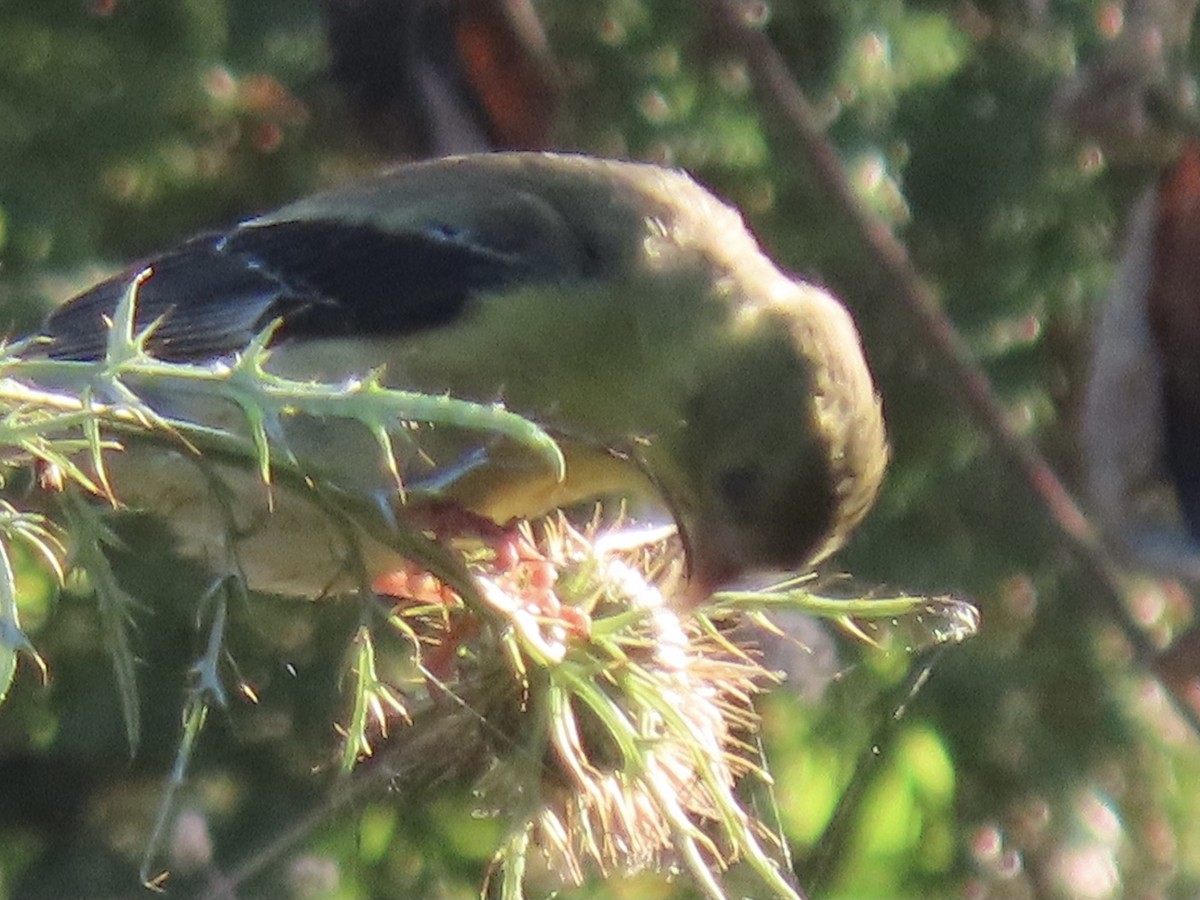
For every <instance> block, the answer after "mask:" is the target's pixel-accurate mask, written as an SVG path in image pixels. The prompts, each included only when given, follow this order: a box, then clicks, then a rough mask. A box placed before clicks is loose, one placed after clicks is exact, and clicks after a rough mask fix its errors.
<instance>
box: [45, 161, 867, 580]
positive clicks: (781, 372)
mask: <svg viewBox="0 0 1200 900" xmlns="http://www.w3.org/2000/svg"><path fill="white" fill-rule="evenodd" d="M146 265H148V266H149V267H150V269H151V270H152V272H153V274H152V276H151V277H150V278H149V279H148V280H146V281H145V282H144V284H143V285H142V286H141V289H140V292H139V295H138V300H137V326H138V328H145V327H147V326H150V325H151V323H156V324H155V325H154V328H153V330H152V332H151V334H150V337H149V341H148V344H147V348H148V350H149V351H150V352H151V353H152V354H154V355H156V356H158V357H160V358H163V359H166V360H182V361H192V362H196V361H200V362H204V361H210V360H217V359H220V358H224V357H231V356H233V355H235V354H238V353H239V351H241V350H243V349H244V348H245V347H246V346H247V343H248V342H249V341H250V340H251V339H252V338H254V337H255V336H256V335H258V334H259V333H260V332H262V330H263V329H264V328H266V327H268V326H269V325H270V324H271V323H272V322H275V321H277V320H278V321H280V322H281V324H280V325H279V327H278V330H277V331H276V332H275V333H274V337H273V352H272V355H271V357H270V362H269V367H270V368H271V369H272V370H273V371H275V372H276V373H278V374H280V375H284V376H288V377H294V378H302V379H315V380H322V381H337V380H341V379H345V378H348V377H352V376H362V375H364V374H365V373H368V372H370V371H372V370H376V369H379V368H380V367H383V371H384V373H385V375H384V380H385V383H386V384H387V385H389V386H395V387H398V388H405V389H415V390H419V391H423V392H429V393H441V392H444V393H448V394H450V395H453V396H455V397H459V398H464V399H470V400H476V401H482V402H489V403H490V402H493V401H497V400H499V401H502V402H503V403H504V404H505V405H506V406H507V407H508V409H510V410H512V411H514V412H516V413H519V414H521V415H523V416H526V417H528V418H530V419H532V420H533V421H535V422H537V423H538V424H540V425H542V426H543V427H544V428H546V429H547V430H548V431H549V432H550V433H552V434H553V435H554V436H555V437H556V438H557V439H558V440H559V441H560V443H561V445H562V447H563V450H564V454H565V457H566V463H567V464H566V475H565V478H564V479H562V480H560V479H559V478H558V477H557V476H556V475H555V474H554V473H553V472H551V471H549V469H548V467H546V466H544V465H529V464H528V463H527V461H526V463H522V461H521V460H520V459H509V458H506V457H505V455H504V453H503V452H502V450H500V449H496V450H495V452H484V453H482V454H471V453H463V454H461V455H459V456H457V457H454V456H447V457H443V458H440V459H436V460H435V463H436V465H435V466H434V468H433V469H432V470H431V471H427V472H426V473H425V475H426V476H427V477H428V479H430V481H429V482H428V483H432V480H433V479H436V478H440V479H441V481H440V482H439V487H438V490H437V491H436V492H435V493H436V495H437V496H438V498H439V499H441V500H444V501H449V502H450V503H452V504H454V505H456V506H458V507H461V508H463V509H465V510H467V511H469V512H470V513H472V514H475V515H478V516H483V517H486V518H488V519H490V520H492V521H494V522H496V523H499V524H504V523H507V522H509V521H510V520H512V519H517V518H526V517H532V516H537V515H539V514H542V513H545V512H548V511H550V510H553V509H555V508H558V507H562V506H565V505H569V504H572V503H576V502H580V501H584V500H589V499H592V498H598V497H608V496H614V495H621V496H627V497H631V498H635V499H637V498H647V497H648V498H650V499H652V500H653V499H658V500H660V501H661V502H662V503H664V504H665V506H666V507H667V509H669V511H670V513H671V514H672V515H673V517H674V519H675V522H676V523H677V525H678V526H679V528H680V531H681V534H682V536H683V539H684V543H685V545H686V549H687V558H688V567H689V571H690V580H691V586H692V590H693V591H694V592H695V593H697V594H698V595H702V594H704V593H705V592H706V591H709V590H711V589H713V588H715V587H717V586H719V585H721V584H724V583H727V582H728V581H730V580H731V579H733V578H735V577H736V576H738V575H739V574H741V573H743V572H746V571H748V570H757V569H788V570H795V569H800V568H804V567H807V566H810V565H812V564H813V563H815V562H816V561H818V560H820V559H822V558H824V557H825V556H827V555H828V554H829V553H831V552H832V551H833V550H835V549H836V548H837V547H838V546H839V545H840V544H841V543H842V541H843V540H844V538H845V537H846V535H847V533H848V532H849V531H850V530H851V529H852V528H853V527H854V526H855V525H857V524H858V522H859V521H860V520H861V519H862V518H863V516H864V515H865V514H866V512H867V510H868V508H869V507H870V505H871V503H872V501H873V499H874V497H875V494H876V490H877V488H878V487H879V484H880V481H881V479H882V475H883V470H884V466H885V462H886V456H887V451H886V444H885V438H884V428H883V420H882V415H881V409H880V401H879V398H878V397H877V395H876V393H875V390H874V387H873V385H872V381H871V377H870V374H869V371H868V368H867V363H866V361H865V360H864V357H863V352H862V348H861V346H860V343H859V339H858V335H857V332H856V330H855V328H854V325H853V323H852V321H851V319H850V316H849V315H848V314H847V312H846V310H845V309H844V308H843V307H842V305H841V304H840V303H839V302H838V301H837V300H836V299H835V298H834V297H832V296H831V295H830V294H829V293H827V292H826V291H824V290H822V289H820V288H818V287H815V286H813V285H810V284H806V283H804V282H802V281H797V280H795V279H793V278H791V277H789V276H787V275H785V274H784V273H783V272H781V271H780V270H779V269H778V268H777V267H776V266H775V265H774V264H773V263H772V262H771V260H770V259H768V258H767V257H766V256H765V255H764V254H763V253H762V251H761V250H760V249H759V247H758V245H757V244H756V242H755V240H754V238H753V237H751V235H750V233H749V232H748V231H747V229H746V227H745V225H744V224H743V222H742V220H741V218H740V216H739V215H738V213H737V212H736V211H734V210H733V209H731V208H730V207H728V206H726V205H725V204H723V203H722V202H720V201H719V200H717V199H716V198H715V197H714V196H713V195H712V194H710V193H709V192H708V191H706V190H705V189H703V188H702V187H700V186H699V185H698V184H696V183H695V182H694V181H693V180H692V179H691V178H690V177H688V176H687V175H685V174H683V173H681V172H678V171H671V170H667V169H664V168H659V167H656V166H652V165H641V164H632V163H624V162H613V161H608V160H601V159H595V158H591V157H587V156H581V155H557V154H535V153H496V154H484V155H474V156H462V157H456V158H447V159H440V160H435V161H430V162H422V163H417V164H413V165H407V166H403V167H400V168H398V169H395V170H393V171H391V172H390V173H388V174H385V175H383V176H381V177H378V178H374V179H372V180H369V181H364V182H361V183H358V184H352V185H349V186H346V187H342V188H339V189H337V190H333V191H330V192H328V193H323V194H318V195H316V196H313V197H310V198H308V199H304V200H300V201H298V202H295V203H292V204H290V205H288V206H285V207H283V208H282V209H280V210H278V211H276V212H272V213H268V214H266V215H262V216H258V217H256V218H253V219H249V220H247V221H245V222H243V223H241V224H239V225H236V226H234V227H233V228H230V229H229V230H227V231H224V232H219V233H215V234H209V235H204V236H201V237H197V238H195V239H193V240H190V241H188V242H187V243H185V244H183V245H182V246H180V247H179V248H177V249H175V250H172V251H170V252H167V253H164V254H163V255H161V256H159V257H157V258H155V259H152V260H150V261H149V262H148V263H147V264H146ZM139 270H140V267H139ZM135 271H138V270H131V272H128V273H126V274H123V275H119V276H117V277H115V278H113V279H111V280H109V281H106V282H104V283H102V284H100V285H98V286H96V287H94V288H93V289H91V290H89V291H87V292H85V293H83V294H81V295H80V296H78V297H76V298H75V299H73V300H71V301H69V302H68V303H67V304H65V305H64V306H62V307H60V308H59V309H58V310H57V311H55V312H54V313H53V314H52V315H51V316H50V317H49V319H48V321H47V322H46V326H45V337H46V339H47V341H46V343H45V345H44V347H43V349H42V350H40V351H39V352H43V353H48V354H50V355H52V356H55V357H59V358H66V359H95V358H99V357H101V356H102V355H103V354H104V350H105V342H106V339H107V332H108V323H109V321H110V320H111V317H112V316H113V313H114V309H115V307H116V304H117V302H118V299H119V298H120V297H121V296H122V295H123V294H124V292H126V291H127V289H128V287H129V284H130V280H131V278H132V274H133V272H135ZM155 402H156V403H163V404H165V405H167V406H170V407H171V408H172V414H174V415H192V413H191V412H189V410H191V409H192V406H188V405H184V404H179V405H178V406H172V399H171V398H155ZM188 403H189V404H192V405H193V406H194V400H192V399H189V401H188ZM196 417H197V418H200V419H202V418H204V417H203V415H201V414H196ZM358 431H360V432H363V433H352V432H355V429H354V428H353V423H347V422H344V421H333V420H328V419H326V420H317V419H311V420H308V421H304V422H296V423H292V424H291V425H289V431H288V433H287V436H286V437H287V443H288V445H289V447H290V449H291V450H292V451H293V452H294V453H295V455H296V456H297V458H299V459H301V460H302V461H303V462H304V464H305V465H306V467H308V468H310V469H311V470H313V471H316V472H319V473H320V474H321V477H322V478H323V479H327V480H328V481H329V482H330V483H333V484H336V485H338V486H339V487H341V488H342V489H344V490H351V491H354V492H357V493H359V494H361V495H362V496H364V497H368V496H370V497H378V496H381V495H387V496H390V497H391V498H392V503H393V505H394V506H396V507H397V510H398V511H397V515H403V514H404V509H403V508H402V507H401V505H400V501H399V498H398V496H397V492H396V490H395V485H394V482H393V481H392V480H391V476H390V475H389V473H388V471H387V467H386V466H384V465H382V464H381V463H380V461H379V457H380V454H379V452H378V450H377V448H375V447H374V446H373V445H372V443H371V439H370V437H369V435H367V434H365V432H366V429H365V428H364V429H358ZM483 449H484V450H487V449H488V448H483ZM120 455H121V454H117V456H120ZM426 455H428V454H426ZM510 455H511V454H510ZM400 462H401V469H402V471H404V469H405V467H406V466H409V465H411V464H414V463H415V461H414V460H411V459H404V460H401V461H400ZM134 463H136V465H135V464H134ZM154 465H155V463H154V462H153V461H151V462H149V463H147V462H146V461H145V459H144V455H143V457H142V458H140V461H139V459H137V458H135V459H134V462H133V463H130V464H129V467H130V468H131V469H132V471H130V472H129V473H128V474H125V475H122V476H121V477H120V478H118V480H117V481H116V487H117V493H118V495H121V496H124V498H125V499H126V500H127V501H128V502H130V503H133V504H135V505H139V506H145V507H149V508H151V509H153V510H157V511H159V512H162V513H163V514H164V515H165V516H166V517H167V518H168V519H169V520H171V521H172V524H174V525H176V527H177V528H180V529H183V530H186V529H188V528H190V529H191V531H190V538H189V540H191V541H192V542H193V543H195V542H196V541H197V540H198V538H197V533H198V531H199V530H202V529H201V528H200V526H197V525H195V524H194V520H195V519H197V518H198V516H199V514H198V513H197V512H196V510H197V509H198V506H197V504H198V503H199V501H200V496H199V493H200V492H199V491H193V490H191V489H184V488H182V487H180V486H179V484H178V482H177V481H176V482H175V483H173V484H172V485H171V486H170V488H169V489H166V488H162V487H159V486H155V485H154V482H155V478H153V477H151V475H150V474H149V473H150V470H151V469H152V468H154ZM172 477H174V476H172ZM252 480H253V479H252V477H250V476H247V481H250V482H252ZM418 480H419V479H418ZM123 492H124V493H123ZM168 497H169V499H167V498H168ZM237 502H241V501H240V500H239V501H237ZM237 502H235V503H234V504H233V505H234V506H235V507H236V505H237ZM303 507H304V504H303V503H299V504H294V508H288V507H286V506H283V507H281V506H279V505H278V504H277V505H276V506H275V507H274V508H273V510H267V508H266V507H265V506H263V505H262V504H261V503H259V505H258V506H256V507H255V509H256V510H257V513H256V515H255V517H254V521H253V522H246V521H243V520H241V519H239V523H240V525H239V527H240V528H241V529H242V531H243V532H244V533H243V534H242V535H241V536H240V537H239V538H238V540H239V541H242V542H243V543H241V544H239V550H240V553H239V560H240V563H241V565H242V567H243V569H244V570H245V571H246V573H247V575H248V577H249V579H250V583H251V585H252V586H254V587H256V588H259V589H264V590H279V591H287V592H294V591H298V590H299V591H315V590H318V589H319V588H320V586H321V585H323V584H328V583H330V581H331V580H332V579H331V578H330V573H329V568H330V565H331V563H330V561H329V557H330V555H331V554H332V555H333V556H336V555H337V551H336V550H332V551H331V550H330V549H329V548H328V547H326V549H325V550H324V557H322V555H321V551H320V548H319V547H318V546H317V545H318V544H320V543H321V542H322V541H324V542H326V544H330V543H332V539H331V538H329V537H328V532H327V531H321V530H320V527H319V525H318V524H316V523H317V520H318V519H319V510H318V509H317V507H316V506H315V505H314V506H313V507H312V508H311V509H309V510H308V511H307V512H306V511H304V509H303ZM176 520H182V523H178V522H176ZM189 521H191V522H192V523H193V524H191V525H189V524H188V523H189ZM318 533H319V534H321V535H324V536H323V537H319V538H314V537H312V535H314V534H318ZM305 536H307V538H306V537H305ZM208 552H211V551H208ZM268 556H269V557H270V559H267V557H268ZM367 556H368V566H369V567H370V568H372V569H373V570H374V569H380V568H382V567H384V566H385V565H386V561H385V560H383V559H382V557H381V558H380V559H379V560H378V561H377V560H376V558H375V557H374V556H372V555H371V554H367ZM300 573H303V574H300ZM372 574H375V572H374V571H373V572H372ZM322 579H324V580H322Z"/></svg>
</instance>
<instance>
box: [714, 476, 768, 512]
mask: <svg viewBox="0 0 1200 900" xmlns="http://www.w3.org/2000/svg"><path fill="white" fill-rule="evenodd" d="M764 481H765V479H764V477H763V470H762V467H761V466H757V465H740V466H731V467H730V468H728V469H723V470H722V471H721V472H719V473H718V474H717V491H718V493H719V494H720V497H721V500H722V501H723V502H724V504H725V506H726V507H727V508H728V509H729V511H730V512H732V513H733V514H735V515H738V516H741V515H745V514H747V513H750V512H753V510H754V509H755V508H757V506H758V505H759V501H760V500H761V499H762V497H761V495H762V491H763V484H764Z"/></svg>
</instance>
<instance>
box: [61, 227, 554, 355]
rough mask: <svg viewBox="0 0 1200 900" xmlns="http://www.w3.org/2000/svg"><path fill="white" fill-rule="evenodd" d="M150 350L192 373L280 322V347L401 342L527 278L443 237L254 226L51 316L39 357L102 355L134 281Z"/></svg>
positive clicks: (514, 262) (198, 245)
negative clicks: (310, 342)
mask: <svg viewBox="0 0 1200 900" xmlns="http://www.w3.org/2000/svg"><path fill="white" fill-rule="evenodd" d="M147 267H149V268H150V269H152V271H153V275H152V276H151V277H150V278H149V279H148V280H147V281H145V282H144V283H143V284H142V286H141V288H140V290H139V291H138V296H137V308H136V311H135V321H136V325H137V327H138V328H139V329H142V328H146V327H148V326H149V325H150V324H151V323H152V322H154V321H155V320H160V321H159V324H158V326H157V328H156V329H155V330H154V332H153V334H152V336H151V338H150V340H149V342H148V345H147V349H148V350H149V351H150V352H151V353H153V354H154V355H156V356H158V357H160V358H162V359H167V360H175V361H199V360H205V359H211V358H214V357H219V356H226V355H229V354H232V353H236V352H237V351H239V350H241V349H243V348H244V347H245V346H246V344H247V343H248V342H249V341H250V340H251V339H252V338H253V337H254V336H255V335H257V334H258V333H259V332H261V331H262V330H263V329H264V328H265V327H267V326H268V325H269V324H270V323H271V322H273V321H275V320H276V319H282V320H283V325H282V327H281V328H280V330H279V332H278V333H277V335H276V340H277V341H278V340H288V339H305V338H312V337H337V336H347V335H356V334H363V335H388V334H405V333H410V332H414V331H419V330H421V329H424V328H430V327H433V326H436V325H439V324H442V323H445V322H448V321H451V320H453V319H454V318H455V317H456V316H458V315H459V313H460V312H461V311H462V309H463V307H464V306H465V305H466V303H467V302H468V301H469V300H470V299H471V297H472V296H474V295H476V294H478V293H479V292H482V291H488V290H494V289H497V288H500V287H502V286H504V285H505V284H508V283H511V282H514V281H519V280H524V279H526V278H528V277H529V274H530V273H529V268H528V266H526V265H525V264H524V263H523V262H522V260H521V259H520V258H519V257H515V256H512V255H508V254H505V253H501V252H498V251H495V250H491V249H488V248H487V247H482V246H479V245H477V244H472V243H470V242H469V241H466V240H462V239H458V238H456V237H454V236H453V235H448V236H447V235H442V234H438V233H429V234H425V233H389V232H386V231H381V230H379V229H377V228H374V227H372V226H370V225H362V224H347V223H342V222H336V221H329V220H311V221H309V220H306V221H285V222H275V223H269V224H263V225H256V224H254V223H253V222H251V223H248V224H246V225H242V226H239V227H238V228H235V229H234V230H232V231H231V232H229V233H228V234H224V235H220V234H218V235H205V236H202V237H198V238H194V239H192V240H191V241H188V242H187V243H186V244H183V245H182V246H180V247H179V248H178V249H176V250H173V251H170V252H168V253H166V254H164V255H162V256H160V257H158V258H156V259H152V260H150V261H149V262H147V263H145V264H144V265H141V266H138V267H136V268H134V269H130V270H128V271H126V272H124V273H122V274H121V275H118V276H116V277H114V278H111V279H109V280H108V281H105V282H103V283H101V284H99V285H97V286H96V287H94V288H92V289H90V290H88V291H86V292H84V293H83V294H80V295H79V296H77V297H75V298H74V299H73V300H70V301H68V302H67V303H66V304H65V305H63V306H62V307H60V308H59V309H57V310H56V311H55V312H54V313H52V314H51V315H50V317H49V319H48V320H47V321H46V325H45V329H44V333H45V335H46V337H48V338H49V339H50V342H49V344H48V346H47V348H46V352H47V353H48V354H49V355H51V356H54V357H58V358H63V359H96V358H99V357H101V356H103V355H104V351H105V346H106V342H107V335H108V322H109V321H110V320H111V318H112V316H113V313H114V311H115V310H116V306H117V302H118V301H119V300H120V298H121V297H122V296H123V295H124V294H125V292H126V291H127V290H128V289H129V285H130V283H131V281H132V279H133V278H134V277H135V276H136V275H137V273H138V272H140V271H142V270H143V269H144V268H147Z"/></svg>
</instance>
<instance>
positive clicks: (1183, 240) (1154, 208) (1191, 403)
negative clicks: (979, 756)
mask: <svg viewBox="0 0 1200 900" xmlns="http://www.w3.org/2000/svg"><path fill="white" fill-rule="evenodd" d="M1126 232H1127V233H1126V240H1125V248H1124V250H1123V252H1122V255H1121V259H1120V264H1119V266H1118V270H1117V275H1116V277H1115V278H1114V280H1113V284H1112V287H1111V289H1110V291H1109V296H1108V298H1107V299H1106V302H1105V304H1104V306H1103V309H1102V313H1101V316H1100V319H1099V321H1098V324H1097V328H1096V338H1095V342H1094V352H1093V354H1092V361H1091V367H1090V372H1089V377H1088V381H1087V386H1086V393H1085V398H1084V407H1083V416H1082V425H1083V428H1082V437H1083V442H1082V443H1083V451H1084V460H1085V463H1086V466H1085V474H1086V477H1087V487H1088V490H1089V493H1090V495H1091V499H1092V502H1093V505H1094V507H1095V510H1096V512H1097V514H1098V517H1099V520H1100V522H1101V524H1102V525H1103V526H1104V528H1105V530H1106V531H1107V532H1108V533H1109V536H1110V537H1111V538H1113V539H1114V543H1115V546H1116V547H1117V549H1120V550H1123V551H1128V552H1129V554H1130V555H1131V556H1132V558H1133V560H1134V561H1135V562H1138V563H1140V564H1143V565H1145V566H1147V567H1148V568H1150V569H1151V570H1153V571H1157V572H1161V573H1163V574H1170V575H1174V576H1176V577H1181V578H1184V579H1185V580H1188V581H1190V582H1193V583H1196V582H1200V456H1198V455H1197V452H1196V449H1197V446H1200V305H1197V303H1196V296H1195V285H1196V281H1197V277H1198V276H1200V269H1198V268H1197V263H1196V255H1195V247H1196V244H1197V242H1198V241H1200V143H1198V142H1196V141H1195V140H1188V141H1185V142H1184V143H1183V144H1182V146H1181V147H1180V148H1179V150H1178V152H1177V155H1176V157H1175V159H1174V160H1172V162H1171V164H1170V165H1169V166H1166V167H1165V168H1164V169H1163V171H1162V173H1161V175H1160V177H1159V178H1158V179H1157V181H1156V182H1155V183H1154V184H1153V185H1152V186H1151V187H1150V188H1149V189H1147V190H1146V191H1145V192H1144V193H1143V194H1142V195H1141V196H1140V198H1139V199H1138V200H1137V202H1136V203H1135V205H1134V207H1133V210H1132V213H1131V215H1130V217H1129V222H1128V225H1127V228H1126Z"/></svg>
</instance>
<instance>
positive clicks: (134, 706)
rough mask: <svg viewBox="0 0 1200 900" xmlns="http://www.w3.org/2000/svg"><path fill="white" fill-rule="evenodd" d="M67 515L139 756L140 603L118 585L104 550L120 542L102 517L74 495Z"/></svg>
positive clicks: (69, 494)
mask: <svg viewBox="0 0 1200 900" xmlns="http://www.w3.org/2000/svg"><path fill="white" fill-rule="evenodd" d="M61 497H62V509H63V515H64V517H65V518H66V521H67V529H68V530H69V531H70V533H71V542H72V551H73V553H74V559H75V563H76V565H78V566H79V567H80V568H81V569H83V570H84V571H85V572H86V573H87V575H88V578H89V580H90V582H91V584H92V586H93V588H94V589H95V592H96V598H97V600H98V601H99V611H100V625H101V633H102V634H103V637H104V645H105V648H106V649H107V651H108V656H109V659H110V660H111V662H112V667H113V675H114V676H115V677H116V681H117V694H118V696H119V697H120V700H121V714H122V717H123V718H124V720H125V737H126V740H127V741H128V742H129V751H130V754H131V755H135V754H136V753H137V748H138V744H139V743H140V741H141V727H142V726H141V721H142V718H141V709H140V707H139V702H138V689H137V659H136V657H135V655H134V652H133V648H132V647H131V645H130V638H129V633H130V630H131V629H132V627H133V622H134V611H135V610H136V609H137V608H138V607H139V604H138V602H137V601H136V600H135V599H134V598H133V597H132V596H130V595H129V594H128V593H127V592H126V591H125V589H124V588H122V587H121V585H120V583H119V582H118V581H117V578H116V575H115V574H114V573H113V570H112V564H111V563H110V562H109V561H108V556H107V554H106V553H105V550H104V548H105V547H115V546H120V540H119V539H118V538H117V536H116V535H115V534H114V533H113V532H112V530H111V529H110V528H109V527H108V525H106V524H105V522H104V521H103V519H102V518H101V516H100V514H99V513H98V512H97V511H96V510H95V509H94V508H93V507H92V506H91V505H90V504H88V503H87V502H85V501H84V500H83V499H82V498H81V497H80V496H79V495H78V493H76V492H75V491H71V490H67V491H64V492H63V493H62V495H61Z"/></svg>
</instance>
